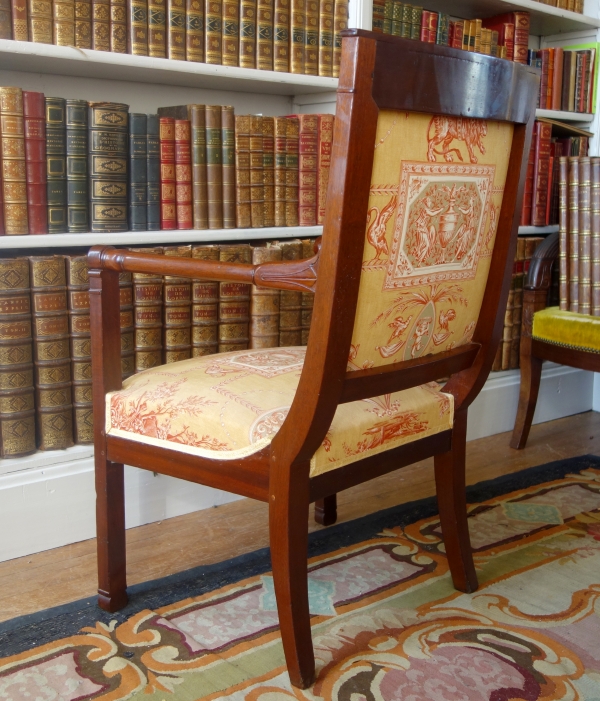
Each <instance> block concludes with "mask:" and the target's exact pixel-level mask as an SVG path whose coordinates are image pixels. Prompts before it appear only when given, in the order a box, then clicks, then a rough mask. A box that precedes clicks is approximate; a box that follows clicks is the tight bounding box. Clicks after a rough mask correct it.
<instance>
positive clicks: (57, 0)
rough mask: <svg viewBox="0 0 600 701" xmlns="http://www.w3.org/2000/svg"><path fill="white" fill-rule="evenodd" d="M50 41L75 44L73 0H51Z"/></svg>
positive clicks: (61, 44)
mask: <svg viewBox="0 0 600 701" xmlns="http://www.w3.org/2000/svg"><path fill="white" fill-rule="evenodd" d="M52 22H53V26H52V42H53V43H54V44H55V45H56V46H75V0H52Z"/></svg>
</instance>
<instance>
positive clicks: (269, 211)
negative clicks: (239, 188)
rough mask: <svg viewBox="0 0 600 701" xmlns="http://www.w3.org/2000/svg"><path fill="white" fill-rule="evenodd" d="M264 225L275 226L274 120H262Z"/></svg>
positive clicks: (267, 118) (272, 118)
mask: <svg viewBox="0 0 600 701" xmlns="http://www.w3.org/2000/svg"><path fill="white" fill-rule="evenodd" d="M262 128H263V183H264V207H263V211H264V225H265V226H275V119H274V117H263V118H262Z"/></svg>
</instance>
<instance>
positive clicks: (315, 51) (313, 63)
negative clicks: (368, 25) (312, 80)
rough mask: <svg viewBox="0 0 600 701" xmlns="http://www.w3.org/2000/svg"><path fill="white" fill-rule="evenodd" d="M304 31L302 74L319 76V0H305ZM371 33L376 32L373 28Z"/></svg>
mask: <svg viewBox="0 0 600 701" xmlns="http://www.w3.org/2000/svg"><path fill="white" fill-rule="evenodd" d="M373 12H375V3H374V4H373ZM304 31H305V44H304V72H305V73H306V75H319V0H306V15H305V24H304ZM373 31H376V30H375V28H374V29H373Z"/></svg>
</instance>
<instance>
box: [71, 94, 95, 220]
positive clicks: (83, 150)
mask: <svg viewBox="0 0 600 701" xmlns="http://www.w3.org/2000/svg"><path fill="white" fill-rule="evenodd" d="M66 115H67V228H68V230H69V233H70V234H84V233H86V232H88V231H89V230H90V218H89V209H88V199H89V188H88V131H89V130H88V103H87V102H86V101H85V100H67V105H66Z"/></svg>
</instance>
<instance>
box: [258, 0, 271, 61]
mask: <svg viewBox="0 0 600 701" xmlns="http://www.w3.org/2000/svg"><path fill="white" fill-rule="evenodd" d="M273 9H274V3H273V0H257V2H256V67H257V68H258V69H259V70H261V71H272V70H273Z"/></svg>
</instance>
